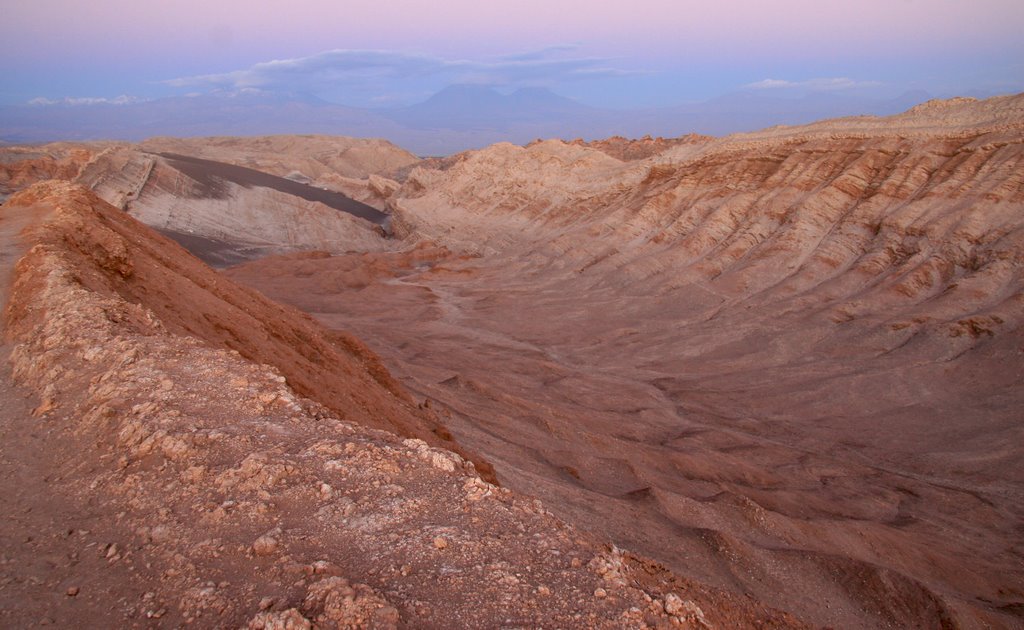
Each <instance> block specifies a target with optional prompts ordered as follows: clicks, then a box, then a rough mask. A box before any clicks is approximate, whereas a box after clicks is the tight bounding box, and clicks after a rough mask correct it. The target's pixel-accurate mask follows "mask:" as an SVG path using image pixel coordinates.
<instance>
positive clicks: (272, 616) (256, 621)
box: [248, 608, 313, 630]
mask: <svg viewBox="0 0 1024 630" xmlns="http://www.w3.org/2000/svg"><path fill="white" fill-rule="evenodd" d="M312 627H313V624H311V623H310V622H309V620H308V619H306V618H305V617H303V616H302V613H300V612H299V611H297V610H295V609H294V608H289V609H288V610H282V611H281V612H261V613H260V614H258V615H256V616H255V617H253V618H252V619H251V620H249V625H248V628H249V630H310V629H311V628H312Z"/></svg>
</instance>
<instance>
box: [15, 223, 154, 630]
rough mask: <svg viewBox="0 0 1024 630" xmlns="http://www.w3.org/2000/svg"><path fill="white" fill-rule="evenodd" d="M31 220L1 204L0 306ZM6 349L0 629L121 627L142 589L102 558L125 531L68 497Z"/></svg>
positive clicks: (47, 437)
mask: <svg viewBox="0 0 1024 630" xmlns="http://www.w3.org/2000/svg"><path fill="white" fill-rule="evenodd" d="M33 220H38V217H33V216H32V214H31V213H28V212H24V211H20V212H15V211H12V209H11V208H8V207H6V206H4V207H0V307H4V308H5V307H6V305H7V298H8V293H9V289H10V282H11V276H12V272H13V268H14V264H15V262H17V259H18V258H19V257H20V255H21V254H22V253H23V252H22V246H21V243H20V242H19V238H18V235H19V233H20V232H21V230H22V229H24V227H25V226H26V225H28V224H29V223H31V222H32V221H33ZM2 325H3V323H2V321H0V326H2ZM10 352H11V347H10V344H8V343H6V342H4V343H3V345H0V505H3V506H4V508H3V510H2V511H0V626H3V627H9V628H14V627H18V628H26V627H32V626H45V625H56V626H60V627H73V626H76V625H78V626H88V627H100V626H107V627H115V626H123V625H125V620H124V617H123V615H122V613H121V611H120V608H121V606H119V604H125V603H128V601H129V599H130V598H131V597H132V596H133V595H137V596H141V593H138V594H136V593H134V591H135V590H138V589H136V588H133V587H131V586H130V585H131V584H132V581H131V579H130V578H129V577H128V576H127V575H125V571H124V568H123V567H120V566H116V565H114V564H113V563H111V564H108V561H107V559H106V558H105V557H104V556H105V555H106V554H105V547H106V546H107V545H108V544H109V543H110V542H112V541H113V540H115V539H118V538H120V537H121V536H122V535H123V534H122V533H120V532H118V533H116V534H115V533H114V532H112V531H111V528H110V527H109V525H105V524H104V523H103V522H102V520H101V519H103V518H104V517H105V516H106V515H104V514H102V513H90V512H89V510H88V506H83V505H80V504H77V503H76V502H75V501H74V500H73V499H72V498H71V497H69V496H67V495H66V488H65V487H63V486H64V484H62V481H63V479H62V477H61V473H60V472H59V471H60V462H59V459H60V455H61V454H60V453H57V452H55V451H54V450H53V449H52V448H51V444H52V441H51V438H52V436H53V434H54V432H55V431H56V428H55V427H54V426H53V424H52V421H47V420H44V419H41V418H36V417H34V416H33V415H32V410H33V409H34V408H35V407H36V405H38V400H36V399H35V397H34V396H30V395H28V394H27V393H26V392H25V391H23V390H20V389H19V388H17V387H16V386H14V385H13V384H12V382H11V378H10V376H11V374H10V364H9V361H8V358H9V356H10ZM75 589H77V591H76V590H75ZM70 593H74V595H71V594H70Z"/></svg>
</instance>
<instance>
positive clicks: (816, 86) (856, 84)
mask: <svg viewBox="0 0 1024 630" xmlns="http://www.w3.org/2000/svg"><path fill="white" fill-rule="evenodd" d="M879 85H881V83H880V82H878V81H856V80H854V79H850V78H847V77H836V78H827V79H807V80H806V81H786V80H783V79H764V80H762V81H757V82H756V83H748V84H746V85H744V86H743V87H745V88H748V89H751V90H774V89H782V88H790V89H792V88H796V89H803V90H812V91H815V92H824V91H831V90H850V89H853V88H865V87H877V86H879Z"/></svg>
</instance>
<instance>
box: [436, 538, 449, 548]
mask: <svg viewBox="0 0 1024 630" xmlns="http://www.w3.org/2000/svg"><path fill="white" fill-rule="evenodd" d="M434 548H436V549H447V548H448V540H447V539H446V538H444V537H443V536H438V537H437V538H435V539H434Z"/></svg>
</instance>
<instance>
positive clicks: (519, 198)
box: [0, 95, 1024, 628]
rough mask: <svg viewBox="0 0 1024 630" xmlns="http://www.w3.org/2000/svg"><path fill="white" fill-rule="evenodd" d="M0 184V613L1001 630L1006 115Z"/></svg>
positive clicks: (199, 143)
mask: <svg viewBox="0 0 1024 630" xmlns="http://www.w3.org/2000/svg"><path fill="white" fill-rule="evenodd" d="M0 194H2V195H3V196H4V203H3V205H2V206H0V241H2V243H3V255H2V258H0V262H2V265H3V267H2V271H3V285H2V288H3V291H2V293H3V295H4V298H3V300H4V304H5V308H4V317H3V326H4V335H5V337H4V343H5V344H6V345H5V346H4V351H3V359H4V363H5V368H4V372H3V374H4V377H3V387H2V388H0V401H2V403H3V408H4V417H3V425H2V427H0V444H2V447H0V473H2V475H0V477H2V479H3V482H2V483H3V493H2V496H3V499H4V502H5V505H7V506H8V507H7V508H6V510H5V511H6V512H7V516H5V517H4V519H3V521H2V524H0V541H2V549H3V557H2V558H0V625H4V626H8V627H27V626H31V625H34V624H53V625H56V626H58V627H69V626H71V625H73V624H82V625H85V626H87V627H119V626H120V627H168V628H170V627H179V626H182V625H189V624H192V625H197V626H199V627H245V626H248V627H253V628H309V627H323V628H333V627H338V628H343V627H373V628H388V627H436V628H450V627H508V628H512V627H531V628H532V627H609V628H617V627H631V628H642V627H684V628H734V627H736V628H739V627H751V628H755V627H757V628H760V627H763V628H801V627H832V628H1014V627H1022V626H1024V525H1022V523H1024V472H1022V471H1024V423H1022V417H1024V413H1022V410H1024V327H1022V325H1024V95H1016V96H1001V97H993V98H988V99H983V100H977V99H972V98H955V99H947V100H932V101H929V102H926V103H923V104H921V105H918V106H915V107H913V108H912V109H910V110H908V111H906V112H905V113H902V114H898V115H894V116H889V117H872V116H857V117H849V118H838V119H831V120H823V121H820V122H816V123H812V124H808V125H802V126H777V127H771V128H768V129H765V130H762V131H757V132H751V133H739V134H733V135H728V136H724V137H711V136H702V135H696V134H691V135H686V136H681V137H678V138H650V137H645V138H641V139H626V138H621V137H612V138H608V139H606V140H599V141H589V142H587V141H582V140H577V141H564V140H557V139H550V140H538V141H535V142H533V143H529V144H526V145H514V144H510V143H498V144H493V145H490V146H487V147H486V148H482V149H478V150H471V151H466V152H462V153H457V154H454V155H450V156H446V157H430V158H421V157H418V156H416V155H414V154H412V153H410V152H408V151H406V150H405V149H403V148H401V147H398V146H395V145H393V144H391V143H389V142H387V141H384V140H367V139H355V138H347V137H332V136H254V137H203V138H170V137H156V138H150V139H148V140H145V141H143V142H140V143H127V142H112V141H111V142H82V143H53V144H45V145H17V146H14V145H8V146H0Z"/></svg>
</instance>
